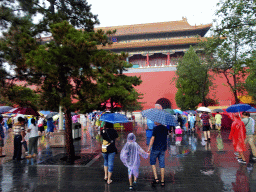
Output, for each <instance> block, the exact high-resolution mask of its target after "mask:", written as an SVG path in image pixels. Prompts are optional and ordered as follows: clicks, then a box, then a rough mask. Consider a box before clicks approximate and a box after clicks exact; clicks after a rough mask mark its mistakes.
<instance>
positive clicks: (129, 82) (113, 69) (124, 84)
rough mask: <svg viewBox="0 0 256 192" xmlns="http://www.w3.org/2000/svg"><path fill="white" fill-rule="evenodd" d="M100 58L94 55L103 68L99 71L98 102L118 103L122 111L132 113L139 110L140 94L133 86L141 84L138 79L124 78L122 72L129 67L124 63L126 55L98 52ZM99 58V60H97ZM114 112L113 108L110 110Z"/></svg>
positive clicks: (129, 65)
mask: <svg viewBox="0 0 256 192" xmlns="http://www.w3.org/2000/svg"><path fill="white" fill-rule="evenodd" d="M100 54H101V56H100V57H99V55H96V57H95V58H94V59H95V60H96V59H97V62H100V63H104V66H105V67H104V68H100V69H99V76H98V80H97V83H98V86H99V94H100V98H99V100H100V101H101V102H105V101H107V100H108V99H110V100H111V102H112V103H113V102H115V103H118V104H120V105H121V106H122V109H123V110H124V111H133V110H138V109H140V108H141V103H140V102H138V100H139V99H141V94H139V93H138V92H137V91H136V90H135V88H134V87H135V86H138V85H140V84H141V82H142V81H141V79H140V77H136V76H126V75H124V74H123V71H124V70H126V69H127V68H129V67H131V66H132V65H131V64H130V63H127V62H126V61H125V58H126V57H127V55H126V54H125V53H121V54H120V55H117V54H114V53H111V52H103V51H100ZM99 58H101V60H99ZM111 110H112V111H113V110H114V109H113V108H112V109H111Z"/></svg>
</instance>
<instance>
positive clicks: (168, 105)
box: [156, 98, 172, 109]
mask: <svg viewBox="0 0 256 192" xmlns="http://www.w3.org/2000/svg"><path fill="white" fill-rule="evenodd" d="M156 104H159V105H161V106H162V107H163V109H167V108H171V107H172V105H171V101H170V100H169V99H166V98H161V99H158V100H157V101H156Z"/></svg>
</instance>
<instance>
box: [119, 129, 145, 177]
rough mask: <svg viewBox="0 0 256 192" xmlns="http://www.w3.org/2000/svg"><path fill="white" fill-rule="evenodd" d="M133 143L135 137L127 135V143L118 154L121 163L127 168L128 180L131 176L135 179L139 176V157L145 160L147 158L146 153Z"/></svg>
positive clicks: (130, 134)
mask: <svg viewBox="0 0 256 192" xmlns="http://www.w3.org/2000/svg"><path fill="white" fill-rule="evenodd" d="M135 141H136V136H135V135H134V134H133V133H129V134H128V136H127V142H126V144H125V145H124V147H123V149H122V151H121V154H120V159H121V161H122V162H123V163H124V165H125V166H126V167H127V168H128V173H129V178H130V177H131V176H132V175H134V176H135V177H138V176H139V167H140V155H141V156H142V157H143V158H145V159H146V158H148V153H146V152H145V151H144V150H143V149H142V148H141V147H140V146H139V145H138V143H136V142H135Z"/></svg>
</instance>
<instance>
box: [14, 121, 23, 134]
mask: <svg viewBox="0 0 256 192" xmlns="http://www.w3.org/2000/svg"><path fill="white" fill-rule="evenodd" d="M12 129H13V134H14V135H21V132H22V131H24V130H25V129H24V126H23V125H21V124H20V123H15V124H14V125H13V128H12Z"/></svg>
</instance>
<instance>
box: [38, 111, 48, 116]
mask: <svg viewBox="0 0 256 192" xmlns="http://www.w3.org/2000/svg"><path fill="white" fill-rule="evenodd" d="M39 112H40V113H42V114H43V115H48V114H50V113H51V111H39Z"/></svg>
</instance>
